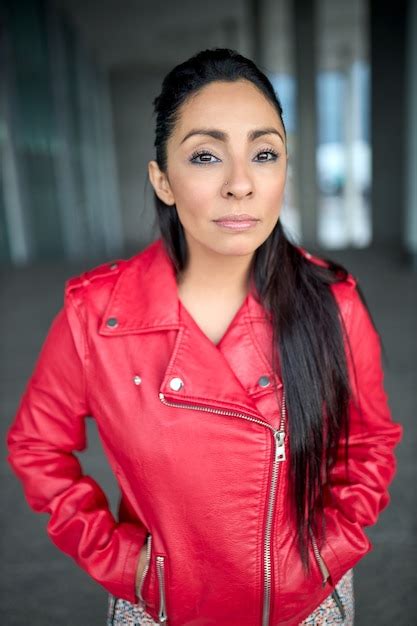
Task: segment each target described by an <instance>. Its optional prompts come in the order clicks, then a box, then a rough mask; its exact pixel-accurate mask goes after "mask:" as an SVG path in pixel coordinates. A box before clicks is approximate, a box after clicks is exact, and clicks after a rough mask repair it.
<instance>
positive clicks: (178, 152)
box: [149, 80, 287, 256]
mask: <svg viewBox="0 0 417 626" xmlns="http://www.w3.org/2000/svg"><path fill="white" fill-rule="evenodd" d="M286 170H287V156H286V144H285V135H284V129H283V126H282V123H281V121H280V118H279V115H278V113H277V111H276V110H275V108H274V107H273V105H272V104H271V103H270V102H269V101H268V100H267V99H266V98H265V96H264V95H263V94H262V93H261V92H260V91H259V90H258V89H257V88H256V87H255V86H254V85H253V84H252V83H250V82H249V81H246V80H242V81H239V82H233V83H227V82H220V81H216V82H213V83H210V84H209V85H207V86H206V87H204V88H203V89H202V90H200V91H199V92H198V93H197V94H196V95H195V96H194V97H192V99H191V100H189V101H187V102H186V103H185V104H184V105H183V106H182V108H181V111H180V117H179V120H178V121H177V124H176V126H175V129H174V131H173V133H172V134H171V136H170V138H169V140H168V143H167V172H166V174H165V173H163V172H161V171H160V170H159V168H158V166H157V163H156V161H151V162H149V176H150V179H151V182H152V185H153V187H154V189H155V192H156V193H157V195H158V196H159V198H160V199H161V200H163V201H164V202H165V203H166V204H169V205H172V204H175V205H176V208H177V213H178V217H179V220H180V222H181V224H182V226H183V228H184V231H185V236H186V240H187V245H188V247H189V250H190V254H193V252H194V251H195V252H198V250H199V249H200V250H201V248H204V252H205V253H207V252H209V253H214V254H218V255H224V256H228V255H251V254H253V252H254V251H255V250H256V248H258V247H259V246H260V245H261V244H262V243H263V242H264V241H265V240H266V239H267V238H268V236H269V234H270V233H271V231H272V230H273V228H274V226H275V224H276V222H277V220H278V217H279V214H280V210H281V205H282V201H283V194H284V187H285V178H286ZM226 183H227V184H226ZM243 214H245V215H247V216H248V219H246V220H244V221H243V222H240V225H239V224H237V225H236V222H233V221H231V220H230V218H229V221H228V218H227V216H232V217H236V216H242V215H243ZM222 219H223V222H222V221H219V220H222Z"/></svg>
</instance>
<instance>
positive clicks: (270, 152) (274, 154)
mask: <svg viewBox="0 0 417 626" xmlns="http://www.w3.org/2000/svg"><path fill="white" fill-rule="evenodd" d="M268 155H271V158H270V159H269V158H268ZM256 156H257V157H259V156H266V157H267V158H263V159H260V162H261V163H265V162H266V161H276V160H277V158H278V156H279V154H278V152H276V151H275V150H272V149H271V148H268V150H261V152H258V154H257V155H256Z"/></svg>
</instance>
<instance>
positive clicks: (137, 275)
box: [99, 238, 268, 336]
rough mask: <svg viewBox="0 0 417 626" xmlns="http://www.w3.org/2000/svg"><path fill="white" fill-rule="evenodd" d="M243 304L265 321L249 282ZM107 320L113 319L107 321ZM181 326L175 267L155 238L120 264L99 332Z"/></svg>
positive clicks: (148, 330) (139, 330)
mask: <svg viewBox="0 0 417 626" xmlns="http://www.w3.org/2000/svg"><path fill="white" fill-rule="evenodd" d="M247 307H248V313H249V315H250V317H251V318H253V319H255V320H265V321H266V318H267V317H268V316H267V314H266V312H265V310H264V308H263V307H262V304H261V303H260V302H259V301H258V298H257V296H256V290H255V289H254V286H253V285H252V287H251V291H250V292H249V294H248V298H247ZM109 320H116V322H114V321H113V322H110V324H109ZM112 323H113V325H111V324H112ZM181 326H182V323H181V320H180V301H179V298H178V289H177V282H176V275H175V268H174V265H173V263H172V261H171V259H170V257H169V255H168V253H167V251H166V249H165V246H164V243H163V240H162V239H161V238H159V239H157V240H156V241H154V242H152V243H151V244H150V245H149V246H147V248H145V249H144V250H143V251H141V252H139V253H138V254H136V255H134V256H133V257H131V258H130V259H128V260H127V262H126V264H125V265H124V267H123V266H122V269H121V271H120V273H119V275H118V277H117V279H116V282H115V285H114V287H113V290H112V291H111V295H110V299H109V301H108V303H107V306H106V309H105V311H104V314H103V316H102V319H101V322H100V325H99V333H100V334H101V335H108V336H114V335H124V334H128V333H143V332H150V331H153V330H164V329H165V330H172V329H179V328H180V327H181Z"/></svg>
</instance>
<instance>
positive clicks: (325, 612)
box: [107, 570, 355, 626]
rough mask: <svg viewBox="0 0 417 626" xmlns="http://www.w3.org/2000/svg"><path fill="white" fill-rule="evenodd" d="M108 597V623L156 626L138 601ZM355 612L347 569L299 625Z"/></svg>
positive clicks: (323, 625) (337, 620)
mask: <svg viewBox="0 0 417 626" xmlns="http://www.w3.org/2000/svg"><path fill="white" fill-rule="evenodd" d="M108 600H109V603H108V612H107V626H158V622H155V621H154V620H153V619H152V617H151V616H150V615H149V614H148V613H147V612H146V611H145V608H144V604H143V603H142V602H141V601H139V603H138V604H132V603H130V602H128V601H127V600H123V599H122V598H116V597H115V596H113V595H111V594H109V597H108ZM354 611H355V606H354V594H353V570H349V571H348V572H346V574H345V575H344V576H343V577H342V578H341V579H340V580H339V582H338V583H337V585H336V588H335V590H334V591H333V592H332V593H331V594H329V595H328V596H327V598H325V600H324V601H323V602H322V603H321V604H320V606H318V607H317V609H315V610H314V611H313V612H312V613H311V614H310V615H309V616H308V617H306V619H305V620H304V621H303V622H301V623H300V624H299V626H333V625H336V624H343V625H344V626H352V625H353V619H354ZM167 624H168V625H169V616H168V622H167Z"/></svg>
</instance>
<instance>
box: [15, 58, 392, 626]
mask: <svg viewBox="0 0 417 626" xmlns="http://www.w3.org/2000/svg"><path fill="white" fill-rule="evenodd" d="M154 104H155V110H156V116H157V119H156V138H155V146H156V159H155V160H152V161H150V162H149V166H148V168H149V177H150V180H151V183H152V186H153V189H154V192H155V202H156V210H157V215H158V220H159V227H160V233H161V237H160V238H159V239H157V240H156V241H154V242H153V243H152V244H150V245H149V246H148V247H147V248H146V249H145V250H144V251H142V252H140V253H138V254H136V255H134V256H133V257H131V258H130V259H127V260H119V261H117V262H114V263H105V264H103V265H100V266H99V267H96V268H94V269H92V270H91V271H87V272H84V273H83V274H81V275H80V276H76V277H73V278H71V279H69V280H68V281H67V283H66V286H65V299H64V306H63V307H62V309H61V310H60V312H59V313H58V314H57V316H56V317H55V319H54V321H53V324H52V326H51V328H50V331H49V334H48V337H47V338H46V341H45V343H44V345H43V348H42V351H41V354H40V356H39V360H38V362H37V364H36V367H35V370H34V372H33V374H32V377H31V380H30V381H29V383H28V385H27V388H26V390H25V393H24V394H23V397H22V400H21V403H20V406H19V409H18V412H17V415H16V417H15V421H14V423H13V425H12V426H11V428H10V430H9V433H8V439H7V441H8V447H9V461H10V463H11V465H12V467H13V468H14V471H15V472H16V474H17V475H18V476H19V477H20V479H21V480H22V481H23V486H24V489H25V493H26V497H27V499H28V502H29V504H30V505H31V507H32V508H33V509H34V510H36V511H43V512H48V513H49V514H50V518H49V522H48V526H47V530H48V533H49V536H50V537H51V539H52V541H53V542H54V543H55V544H56V545H57V546H58V547H59V548H60V549H61V550H63V551H64V552H66V553H67V554H69V555H71V556H72V557H73V558H74V559H75V560H76V562H77V563H78V564H79V565H80V566H81V567H82V568H84V569H85V570H86V572H87V573H88V574H89V575H90V576H92V577H93V578H94V579H95V580H96V581H97V582H98V583H99V584H101V585H102V586H103V587H104V588H105V589H106V590H107V591H108V592H109V614H108V624H154V623H166V622H168V623H169V624H170V626H185V625H190V626H191V625H193V626H205V625H208V624H216V625H218V626H222V625H224V626H226V625H236V626H237V625H239V626H254V625H258V624H259V625H260V626H261V625H262V626H268V625H269V626H278V625H284V624H285V625H286V626H293V625H296V624H310V625H311V624H336V623H345V624H352V623H353V613H354V606H353V587H352V568H353V566H354V565H355V564H356V563H357V562H358V560H359V559H360V558H362V557H363V556H364V555H365V554H366V553H367V552H368V551H369V550H370V548H371V544H370V542H369V540H368V539H367V537H366V535H365V533H364V531H363V527H364V526H367V525H369V524H373V523H374V522H375V521H376V519H377V517H378V514H379V512H380V511H381V510H382V509H383V508H384V507H385V506H386V505H387V503H388V500H389V495H388V491H387V488H388V485H389V484H390V482H391V480H392V478H393V475H394V471H395V459H394V455H393V448H394V447H395V445H396V444H397V443H398V441H399V440H400V437H401V427H400V426H399V425H398V424H396V423H394V422H393V421H392V417H391V415H390V411H389V408H388V405H387V398H386V394H385V391H384V387H383V373H382V368H381V358H380V343H379V338H378V335H377V333H376V331H375V329H374V327H373V325H372V322H371V319H370V316H369V314H368V312H367V308H366V306H365V305H364V304H363V301H362V299H361V298H360V295H359V290H358V286H357V284H356V280H355V279H354V278H353V276H352V275H351V274H349V273H348V272H347V271H346V270H344V269H343V268H342V267H341V266H339V265H336V264H335V263H332V262H330V261H327V260H324V259H320V258H317V257H313V256H312V255H311V254H309V253H308V252H306V251H305V250H304V249H303V248H301V247H299V246H296V245H294V244H292V243H291V242H290V241H289V240H288V239H287V238H286V236H285V233H284V231H283V229H282V226H281V223H280V220H279V216H280V210H281V205H282V200H283V194H284V187H285V179H286V171H287V143H286V134H285V128H284V123H283V119H282V110H281V106H280V103H279V101H278V99H277V96H276V94H275V93H274V90H273V88H272V86H271V83H270V82H269V80H268V79H267V78H266V76H265V75H264V74H263V73H262V72H261V71H260V70H259V69H258V68H257V67H256V66H255V65H254V64H253V63H252V62H251V61H250V60H248V59H246V58H244V57H242V56H241V55H239V54H237V53H236V52H235V51H233V50H229V49H212V50H205V51H202V52H200V53H199V54H197V55H195V56H194V57H192V58H191V59H189V60H187V61H185V62H184V63H182V64H180V65H179V66H177V67H175V68H174V69H173V70H172V71H171V72H170V73H169V74H168V75H167V76H166V78H165V80H164V81H163V85H162V92H161V94H160V95H159V96H158V97H157V98H156V99H155V101H154ZM89 415H90V416H93V417H94V418H95V419H96V422H97V427H98V430H99V434H100V437H101V441H102V444H103V448H104V451H105V453H106V455H107V457H108V459H109V462H110V465H111V467H112V469H113V471H114V474H115V476H116V477H117V480H118V483H119V486H120V491H121V500H120V506H119V512H118V520H117V521H116V520H115V519H114V517H113V516H112V514H111V512H110V510H109V508H108V503H107V499H106V496H105V494H104V493H103V491H102V490H101V488H100V486H99V485H98V484H97V483H96V482H95V480H94V479H93V478H91V477H90V476H86V475H84V474H83V472H82V468H81V466H80V464H79V462H78V460H77V458H76V457H75V455H74V454H73V452H74V451H75V450H83V449H84V448H85V445H86V443H85V425H84V422H85V417H86V416H89Z"/></svg>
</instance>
